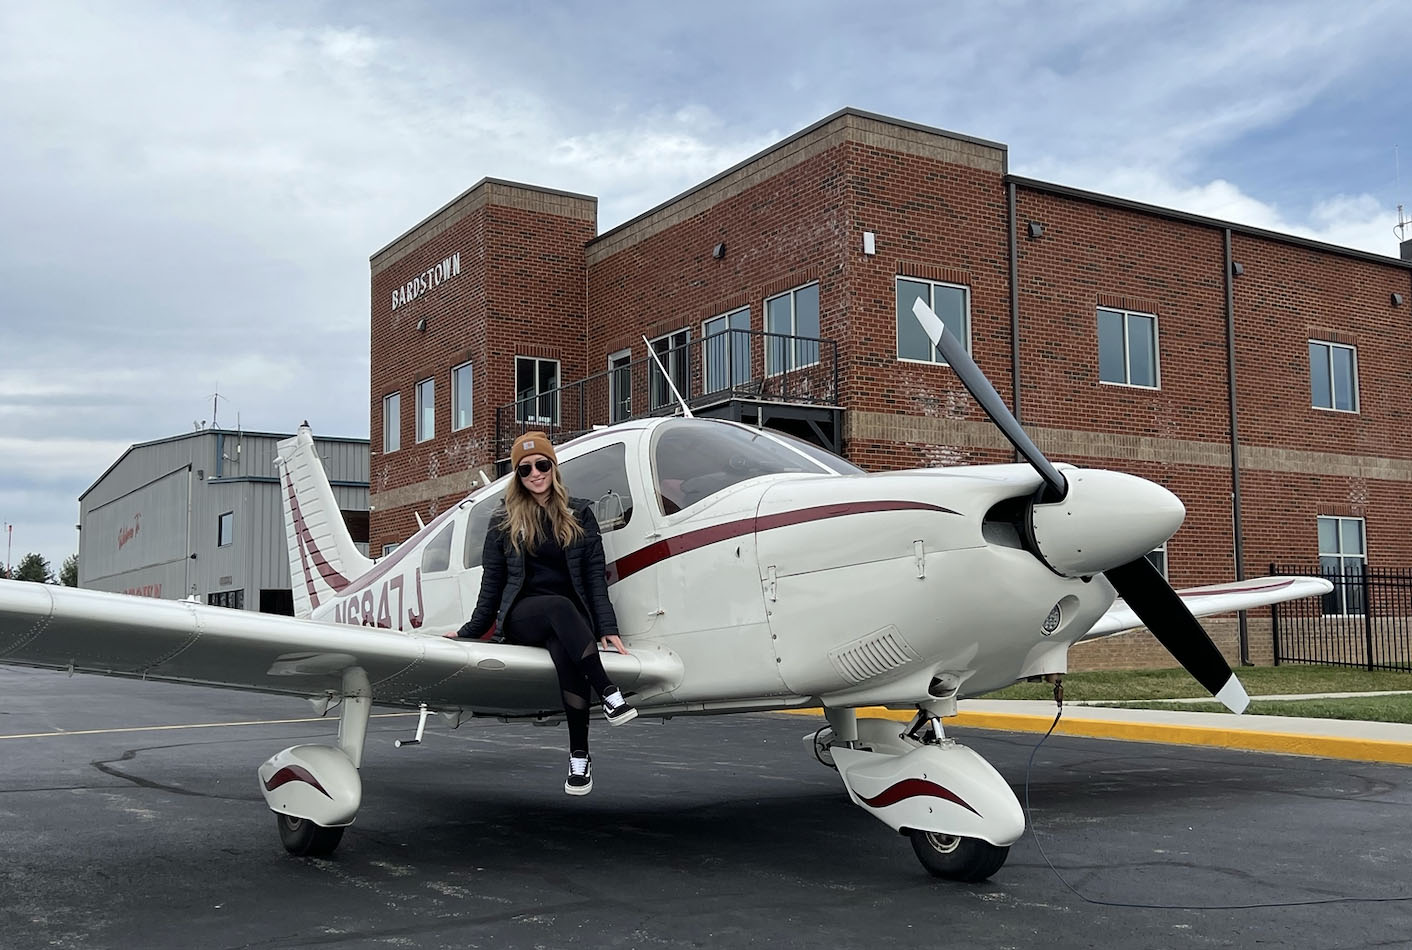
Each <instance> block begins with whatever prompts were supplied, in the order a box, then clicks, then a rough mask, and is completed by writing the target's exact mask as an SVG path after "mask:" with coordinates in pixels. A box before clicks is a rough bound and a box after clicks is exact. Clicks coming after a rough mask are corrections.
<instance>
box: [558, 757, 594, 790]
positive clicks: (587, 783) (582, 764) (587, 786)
mask: <svg viewBox="0 0 1412 950" xmlns="http://www.w3.org/2000/svg"><path fill="white" fill-rule="evenodd" d="M564 791H566V792H568V793H569V794H570V795H587V794H588V793H589V792H591V791H593V757H592V756H591V755H589V754H588V753H587V752H582V753H579V752H573V753H571V754H570V755H569V777H568V778H566V779H564Z"/></svg>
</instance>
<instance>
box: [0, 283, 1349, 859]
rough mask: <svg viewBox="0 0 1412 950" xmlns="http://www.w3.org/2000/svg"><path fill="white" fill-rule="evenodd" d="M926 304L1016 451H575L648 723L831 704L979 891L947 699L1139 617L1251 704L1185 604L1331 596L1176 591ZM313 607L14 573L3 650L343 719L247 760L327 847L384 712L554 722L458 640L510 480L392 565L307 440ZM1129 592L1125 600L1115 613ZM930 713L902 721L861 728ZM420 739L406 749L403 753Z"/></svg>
mask: <svg viewBox="0 0 1412 950" xmlns="http://www.w3.org/2000/svg"><path fill="white" fill-rule="evenodd" d="M921 309H922V310H925V313H921V312H919V314H918V316H919V319H921V320H922V321H923V324H924V326H927V327H928V329H929V332H930V333H931V335H932V337H933V339H934V341H936V342H937V345H938V346H940V347H941V348H942V351H943V353H944V355H945V356H946V357H947V359H948V361H949V362H950V363H951V365H952V366H953V368H955V369H956V371H957V372H958V373H960V374H961V377H962V379H963V381H964V382H965V383H966V385H967V387H968V388H969V389H970V390H971V391H972V393H973V394H975V395H976V396H977V398H978V399H979V400H980V401H981V402H982V404H983V405H984V406H985V407H986V410H987V411H988V412H989V413H990V415H991V417H992V418H993V419H995V421H996V422H997V424H998V425H1000V427H1001V428H1002V429H1003V430H1004V431H1005V432H1006V434H1007V435H1008V436H1009V437H1010V439H1011V441H1012V442H1013V443H1014V444H1015V446H1016V447H1017V449H1019V450H1020V452H1021V453H1022V454H1023V455H1024V457H1025V458H1026V459H1028V462H1026V463H1017V464H1008V465H980V466H962V467H954V468H941V469H923V470H914V471H904V472H884V473H876V474H866V473H864V472H862V471H861V470H860V469H858V468H856V467H855V466H853V465H852V464H850V463H848V462H846V461H844V460H843V459H841V458H838V457H837V456H834V455H831V454H829V453H827V452H825V451H823V450H822V449H819V448H817V447H815V446H812V445H808V444H806V443H804V442H802V441H799V440H796V439H794V438H792V437H789V436H786V435H782V434H779V433H775V432H770V431H765V430H759V429H755V428H751V427H749V426H745V425H741V424H737V423H732V422H724V421H712V420H702V419H690V418H667V419H661V418H659V419H649V420H640V421H634V422H628V423H624V424H620V425H617V426H613V427H611V428H607V429H603V430H599V431H596V432H593V433H590V434H588V435H585V436H583V437H581V438H578V439H575V440H573V441H571V442H569V443H567V444H565V445H563V446H561V447H559V448H558V450H557V451H558V456H559V459H560V464H561V466H562V469H563V475H564V479H565V481H566V483H567V484H568V485H569V487H570V488H571V489H572V490H573V492H574V493H575V494H576V495H580V496H584V497H589V498H592V499H594V500H595V501H596V511H597V515H598V520H599V522H600V524H601V526H602V530H603V544H604V549H605V553H606V559H607V563H608V580H609V592H610V596H611V598H612V600H613V604H614V607H615V609H616V612H617V616H618V621H619V625H620V628H621V632H622V636H623V639H624V641H625V642H626V643H627V645H628V647H629V649H630V651H631V652H630V653H629V654H628V655H619V654H617V653H613V652H605V653H604V654H603V657H602V658H603V662H604V666H605V667H606V669H607V672H608V674H609V676H610V677H611V678H612V679H613V681H614V682H615V683H616V684H618V685H619V686H620V687H622V688H623V690H624V691H625V692H626V693H628V694H629V695H630V696H631V698H632V702H633V704H634V705H635V706H636V707H637V708H638V710H639V711H640V714H641V715H642V716H644V717H662V718H664V719H665V718H671V717H675V716H684V715H719V714H725V713H739V712H762V711H771V710H789V709H800V708H809V707H822V708H823V710H824V713H825V715H826V717H827V719H828V728H826V729H824V730H821V731H820V732H818V733H814V734H811V735H810V736H808V737H806V742H808V743H810V745H811V747H812V751H813V753H814V754H815V755H816V756H817V757H818V758H820V759H821V760H822V761H824V762H825V763H826V764H832V765H833V766H835V767H836V768H837V770H838V773H839V775H840V777H841V778H842V780H843V784H844V786H845V788H846V789H847V792H848V795H849V796H850V798H851V799H852V800H853V801H854V802H855V803H857V804H858V805H859V806H860V807H862V808H863V809H864V810H865V811H866V812H868V813H869V814H871V815H873V816H874V817H876V818H878V819H880V820H881V821H882V822H884V823H885V824H887V825H889V826H891V827H892V828H894V829H896V830H898V831H899V832H902V833H904V834H907V835H908V836H909V837H910V838H911V840H912V844H913V848H914V850H915V852H916V854H917V856H918V858H919V859H920V860H921V862H922V864H923V865H924V866H925V867H926V868H927V870H928V871H930V872H931V873H932V874H934V875H937V876H939V877H945V878H951V879H957V880H965V881H976V880H982V879H984V878H986V877H989V876H990V875H991V874H993V873H994V872H995V871H996V870H998V869H999V868H1000V866H1001V865H1002V864H1003V863H1004V861H1005V857H1006V855H1007V853H1008V851H1009V846H1010V845H1011V844H1013V843H1014V842H1015V841H1016V840H1017V839H1018V838H1019V837H1020V835H1021V834H1022V832H1023V830H1024V818H1023V814H1022V812H1021V808H1020V804H1019V802H1018V801H1017V800H1016V798H1015V795H1014V793H1013V792H1012V791H1011V789H1010V786H1009V785H1008V784H1007V783H1006V781H1005V779H1003V778H1002V777H1001V776H1000V774H999V773H998V772H996V771H995V769H994V768H992V767H991V766H990V765H989V764H988V763H987V762H986V761H985V760H984V759H982V758H981V757H980V756H979V755H977V754H976V753H975V752H973V751H972V750H970V749H968V748H966V747H965V746H962V745H960V744H958V743H956V742H955V741H953V740H951V739H949V738H947V737H946V735H945V731H944V729H943V725H942V720H943V719H945V718H946V717H948V716H952V715H955V713H956V708H957V707H956V703H957V700H958V699H962V698H966V697H972V696H978V695H981V694H983V693H986V692H989V691H992V690H996V689H999V688H1001V687H1004V686H1008V685H1010V684H1011V683H1014V682H1016V681H1017V680H1023V679H1026V678H1029V677H1038V676H1051V675H1059V674H1063V673H1064V672H1065V670H1066V668H1067V665H1066V664H1067V654H1068V650H1069V647H1070V646H1072V645H1073V644H1074V643H1076V642H1078V641H1079V640H1081V639H1084V638H1088V637H1094V636H1101V635H1106V634H1111V633H1116V632H1119V631H1121V630H1123V629H1127V628H1130V627H1133V626H1137V625H1139V624H1145V625H1146V626H1148V628H1149V629H1151V630H1152V632H1153V633H1154V634H1155V635H1156V636H1157V637H1158V638H1159V639H1160V640H1161V641H1162V642H1163V643H1164V644H1165V645H1166V646H1167V647H1168V649H1170V650H1171V651H1172V653H1173V654H1174V656H1175V657H1176V658H1177V660H1178V661H1180V662H1181V664H1182V665H1183V666H1185V667H1186V668H1187V669H1188V670H1190V671H1191V672H1192V674H1193V675H1194V676H1195V677H1196V679H1197V680H1198V681H1200V682H1201V684H1202V685H1203V686H1205V687H1207V688H1208V689H1209V690H1210V691H1211V692H1213V693H1215V694H1216V695H1217V696H1218V697H1219V698H1220V699H1221V700H1222V701H1224V702H1225V703H1226V704H1227V705H1228V706H1230V707H1231V708H1233V709H1235V710H1236V711H1240V710H1241V709H1243V708H1244V705H1245V702H1246V699H1245V693H1244V690H1243V689H1242V688H1241V686H1240V684H1239V682H1238V681H1237V680H1236V678H1235V677H1234V676H1233V675H1232V673H1231V670H1230V667H1229V666H1228V665H1227V663H1226V661H1225V660H1224V659H1223V658H1222V657H1221V654H1220V652H1219V651H1218V650H1217V649H1216V648H1215V646H1214V645H1213V644H1212V642H1211V640H1210V638H1209V637H1208V636H1207V635H1206V634H1205V632H1204V631H1203V630H1202V628H1201V627H1200V625H1199V624H1198V623H1197V622H1196V620H1195V619H1194V615H1196V614H1202V615H1204V614H1210V613H1219V612H1226V611H1232V610H1239V609H1244V608H1249V607H1256V606H1260V605H1264V604H1269V603H1274V602H1278V601H1282V600H1289V599H1292V598H1296V597H1303V596H1309V595H1313V594H1321V593H1324V592H1326V591H1328V590H1329V589H1330V585H1329V584H1328V582H1327V581H1324V580H1322V579H1319V578H1292V577H1282V578H1262V579H1259V580H1252V581H1244V582H1236V583H1231V584H1225V585H1218V586H1216V587H1210V588H1200V589H1195V590H1192V591H1185V592H1183V594H1182V595H1180V596H1179V595H1178V594H1177V593H1176V592H1174V591H1173V590H1172V589H1171V587H1169V586H1168V585H1167V583H1166V581H1165V580H1164V579H1163V578H1162V577H1161V575H1160V574H1159V573H1158V572H1157V571H1156V570H1155V569H1153V568H1152V566H1151V565H1150V564H1149V562H1148V561H1147V560H1146V559H1145V558H1144V556H1143V555H1144V554H1146V553H1147V552H1148V551H1151V550H1152V549H1154V548H1156V547H1158V546H1159V545H1161V544H1162V543H1163V542H1165V541H1166V540H1167V539H1168V538H1169V537H1170V536H1171V535H1172V534H1173V533H1174V532H1175V531H1176V530H1177V528H1178V526H1179V525H1180V524H1181V522H1182V519H1183V517H1184V509H1183V507H1182V504H1181V502H1180V501H1178V500H1177V498H1176V497H1175V496H1174V495H1172V494H1171V493H1170V492H1168V491H1167V490H1166V489H1164V488H1162V487H1161V486H1159V485H1156V484H1153V483H1152V482H1149V481H1146V480H1144V479H1141V478H1137V477H1135V476H1132V475H1126V474H1122V473H1119V472H1112V471H1102V470H1094V469H1082V468H1075V467H1070V466H1055V465H1053V464H1051V463H1050V462H1049V461H1048V460H1047V459H1045V458H1044V456H1043V455H1041V454H1040V453H1039V451H1038V449H1036V448H1035V447H1034V445H1033V443H1031V442H1030V440H1029V439H1028V437H1026V436H1025V434H1024V432H1023V430H1022V429H1021V428H1020V426H1019V424H1018V423H1017V422H1016V421H1015V419H1014V417H1013V416H1011V415H1010V413H1009V412H1008V411H1007V410H1006V409H1005V407H1004V404H1003V403H1002V402H1001V401H1000V398H999V397H998V396H997V395H996V394H995V391H994V389H992V388H990V385H989V383H988V382H986V381H985V379H984V377H983V376H982V375H981V373H980V371H979V369H977V368H976V367H975V364H974V363H973V362H972V361H971V360H970V357H969V356H968V355H966V353H965V351H964V349H962V348H959V347H957V346H954V345H953V341H951V340H950V338H949V337H947V336H946V335H945V334H944V333H942V331H941V329H940V327H941V324H940V321H938V320H937V319H936V317H935V315H933V314H931V312H930V311H929V310H926V309H925V306H924V305H922V307H921ZM279 468H280V469H281V477H282V479H283V483H284V489H285V520H286V526H287V528H288V532H289V551H290V564H291V568H292V574H293V578H294V595H295V604H296V614H297V615H298V616H297V617H296V618H289V617H280V616H273V615H266V614H257V613H248V612H244V611H238V610H228V609H224V608H220V607H209V606H204V605H201V604H197V603H192V602H186V601H154V600H150V599H144V598H138V597H128V596H124V595H120V594H109V593H101V592H96V591H87V590H77V589H72V588H64V587H53V586H48V585H41V584H26V583H20V582H8V581H6V582H0V663H7V664H17V665H24V666H36V667H46V668H50V669H56V670H64V671H69V672H85V673H103V674H109V675H116V676H129V677H141V678H143V679H147V680H161V681H168V682H177V683H186V684H198V685H209V686H219V687H234V688H238V689H246V690H254V691H258V692H266V693H279V694H284V695H295V696H303V697H307V698H308V699H309V700H311V701H312V702H313V703H314V705H315V708H316V709H318V710H319V711H320V713H321V714H322V713H323V712H326V711H328V710H330V709H333V708H334V707H335V706H341V712H340V722H339V734H338V739H337V745H320V744H309V745H297V746H294V747H292V748H289V749H285V750H284V751H282V752H279V753H278V754H276V755H274V756H273V757H272V758H270V759H269V760H268V761H266V762H265V763H264V764H262V765H261V766H260V767H259V781H260V787H261V790H262V791H263V793H264V795H265V799H266V802H267V803H268V805H269V807H270V809H271V810H272V811H273V812H274V813H275V817H276V822H277V825H278V828H279V833H280V838H281V841H282V843H283V845H284V847H285V848H286V849H287V850H289V851H290V852H292V853H294V854H328V853H330V852H331V851H332V850H333V849H334V848H335V847H336V846H337V844H338V842H339V841H340V839H341V838H342V836H343V833H344V830H345V828H346V827H347V826H348V825H350V824H352V823H353V821H354V818H355V817H356V815H357V812H358V808H359V804H360V802H361V798H362V783H361V781H360V778H359V772H358V769H359V766H360V764H361V762H362V758H363V751H364V743H365V738H366V734H367V724H368V716H369V712H370V710H371V707H372V706H373V705H374V704H378V705H384V706H392V707H400V708H404V709H413V710H417V709H419V710H421V712H422V717H421V721H420V722H419V724H418V727H417V739H416V740H415V741H420V739H421V737H422V734H423V729H424V727H425V724H426V714H427V712H428V711H434V712H437V713H439V714H441V716H443V717H444V718H445V719H446V720H447V722H448V723H449V724H450V725H451V726H453V727H454V726H456V725H459V724H460V723H461V722H462V721H463V720H464V719H466V718H468V717H472V716H475V717H494V718H497V719H501V720H506V721H516V720H518V721H535V720H538V721H552V720H555V719H557V718H559V717H561V716H562V711H561V708H560V699H559V692H558V688H557V686H556V679H555V676H554V670H553V665H552V664H551V662H550V660H549V655H548V653H547V652H546V651H544V650H543V649H541V648H537V647H525V646H516V645H511V644H505V643H499V642H493V641H458V640H449V639H446V638H444V637H443V636H442V635H443V634H444V633H446V632H448V631H451V630H454V629H456V628H457V627H458V626H459V625H460V624H461V623H462V622H463V620H464V619H465V617H466V616H467V615H468V614H469V612H470V608H471V606H472V605H473V604H474V602H475V598H476V593H477V591H478V589H479V585H480V573H481V572H480V566H479V560H480V551H481V542H482V539H483V537H484V534H485V531H486V527H487V524H488V522H489V519H490V517H491V513H492V512H493V511H494V509H495V507H496V505H497V503H498V502H499V500H500V496H501V493H502V492H503V490H504V489H505V487H506V485H507V480H506V479H501V480H500V481H498V482H495V483H494V484H491V485H488V486H486V487H483V488H481V489H479V490H477V491H475V492H473V493H472V494H471V495H470V496H469V497H467V498H466V499H465V500H463V501H462V502H461V503H460V504H458V505H456V506H454V507H452V508H450V509H448V510H447V511H445V512H443V513H442V514H441V515H439V516H438V517H436V518H435V519H434V520H433V521H431V522H430V523H429V524H427V525H425V526H424V527H423V528H422V529H421V530H420V531H418V532H417V533H416V534H415V535H414V536H413V537H412V538H411V539H410V540H408V541H407V542H406V543H405V544H403V545H402V546H401V547H399V548H397V549H396V551H394V552H393V553H392V554H390V555H389V556H387V557H385V558H383V559H382V560H380V561H378V562H376V563H374V562H372V561H370V560H368V559H367V558H366V557H364V556H362V555H361V554H360V553H359V552H358V550H357V549H356V547H355V546H354V544H353V541H352V539H351V538H350V536H349V534H348V532H347V530H346V528H345V527H344V526H343V522H342V519H341V518H340V517H339V512H338V506H337V505H336V503H335V502H334V497H333V493H332V490H331V489H330V487H329V484H328V480H327V478H326V476H325V475H324V471H323V467H322V464H321V462H320V460H319V458H318V455H317V454H316V452H315V450H314V444H313V438H312V435H311V434H310V431H309V429H308V426H307V425H305V426H303V427H301V428H300V430H299V433H298V434H297V435H296V436H295V437H294V438H292V439H289V440H286V441H285V442H282V443H281V444H280V448H279ZM1119 594H1121V595H1122V596H1123V598H1124V600H1125V602H1123V601H1117V600H1116V598H1117V597H1118V595H1119ZM876 706H886V707H891V708H894V709H906V710H912V711H915V717H914V718H913V720H912V722H911V724H910V725H907V726H905V727H903V726H902V725H901V724H900V723H898V722H895V721H893V720H890V719H885V718H880V717H876V716H873V717H870V716H867V715H866V713H865V714H864V715H863V716H860V715H859V710H860V709H862V708H864V707H876ZM400 744H402V743H399V745H400Z"/></svg>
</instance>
